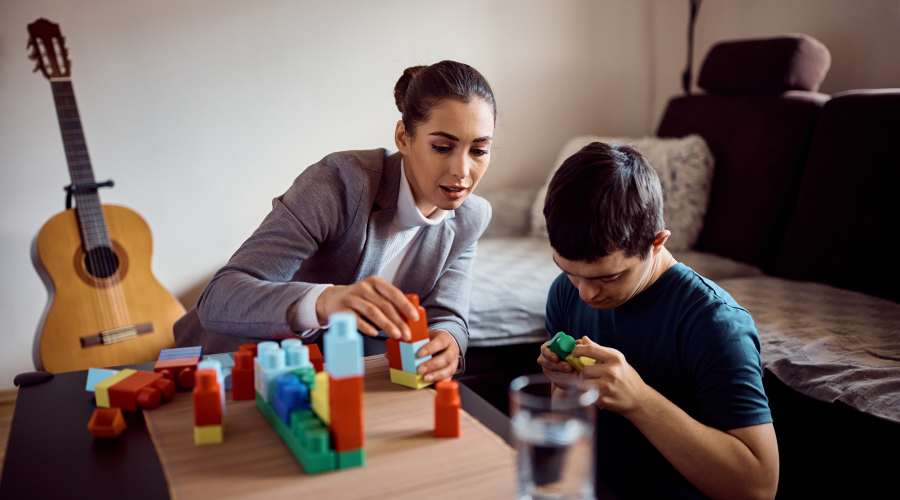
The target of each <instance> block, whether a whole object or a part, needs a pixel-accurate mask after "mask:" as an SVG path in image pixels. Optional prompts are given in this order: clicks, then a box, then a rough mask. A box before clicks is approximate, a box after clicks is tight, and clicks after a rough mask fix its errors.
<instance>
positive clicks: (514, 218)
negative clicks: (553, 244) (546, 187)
mask: <svg viewBox="0 0 900 500" xmlns="http://www.w3.org/2000/svg"><path fill="white" fill-rule="evenodd" d="M537 190H538V188H537V187H526V188H493V189H480V188H479V189H478V195H479V196H481V197H482V198H484V199H485V200H487V201H488V202H489V203H490V204H491V209H492V213H493V215H492V216H491V223H490V224H488V227H487V228H486V229H485V230H484V234H482V235H481V237H482V238H502V237H506V236H525V235H527V234H528V232H529V231H531V206H532V205H533V204H534V197H535V195H536V194H537Z"/></svg>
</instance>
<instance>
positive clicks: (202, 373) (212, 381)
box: [193, 369, 222, 427]
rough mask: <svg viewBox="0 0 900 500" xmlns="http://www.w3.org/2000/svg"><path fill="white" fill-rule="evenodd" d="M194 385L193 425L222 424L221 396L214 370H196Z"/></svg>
mask: <svg viewBox="0 0 900 500" xmlns="http://www.w3.org/2000/svg"><path fill="white" fill-rule="evenodd" d="M195 379H196V382H197V384H196V385H195V386H194V394H193V396H194V426H195V427H203V426H207V425H222V396H221V394H220V393H219V382H218V381H217V379H216V371H215V370H212V369H206V370H198V371H197V373H195Z"/></svg>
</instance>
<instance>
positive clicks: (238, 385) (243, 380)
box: [231, 344, 256, 401]
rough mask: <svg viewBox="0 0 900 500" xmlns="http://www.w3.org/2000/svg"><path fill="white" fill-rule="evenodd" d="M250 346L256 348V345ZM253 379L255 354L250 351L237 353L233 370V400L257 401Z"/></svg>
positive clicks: (244, 350)
mask: <svg viewBox="0 0 900 500" xmlns="http://www.w3.org/2000/svg"><path fill="white" fill-rule="evenodd" d="M244 345H248V344H244ZM250 345H253V346H254V347H255V346H256V344H250ZM241 347H243V346H241ZM253 377H254V373H253V352H252V351H250V350H249V349H241V350H239V351H237V352H235V353H234V367H233V368H232V369H231V398H232V399H234V400H235V401H241V400H244V401H247V400H253V399H256V389H255V388H254V386H253Z"/></svg>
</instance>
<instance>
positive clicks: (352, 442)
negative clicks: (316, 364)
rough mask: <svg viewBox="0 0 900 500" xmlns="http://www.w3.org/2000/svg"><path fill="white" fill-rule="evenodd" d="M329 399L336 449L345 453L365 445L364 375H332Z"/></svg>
mask: <svg viewBox="0 0 900 500" xmlns="http://www.w3.org/2000/svg"><path fill="white" fill-rule="evenodd" d="M326 352H327V351H326ZM328 400H329V403H330V405H331V423H330V424H329V428H330V429H331V433H332V436H333V437H334V451H336V452H338V453H343V452H345V451H351V450H355V449H358V448H362V447H363V446H365V429H364V422H365V420H364V418H363V377H362V375H357V376H355V377H344V378H335V377H330V378H329V380H328Z"/></svg>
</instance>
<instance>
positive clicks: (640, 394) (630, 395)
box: [572, 337, 653, 418]
mask: <svg viewBox="0 0 900 500" xmlns="http://www.w3.org/2000/svg"><path fill="white" fill-rule="evenodd" d="M572 355H573V356H576V357H581V356H587V357H589V358H593V359H595V360H596V361H597V363H596V364H593V365H585V367H584V369H583V370H581V377H582V378H583V379H585V380H593V381H594V382H595V383H596V384H597V388H598V389H599V391H600V396H599V398H598V399H597V406H598V407H599V408H600V409H602V410H609V411H612V412H615V413H618V414H620V415H622V416H624V417H626V418H627V417H628V413H631V412H633V411H634V410H636V409H638V408H640V407H641V405H642V404H643V401H644V400H645V399H646V398H647V397H648V396H649V392H653V390H652V389H650V387H649V386H648V385H647V384H645V383H644V380H643V379H642V378H641V376H640V375H638V373H637V372H636V371H635V370H634V368H632V367H631V365H629V364H628V362H627V361H625V356H624V355H623V354H622V353H621V352H619V351H617V350H615V349H611V348H609V347H603V346H601V345H600V344H597V343H595V342H593V341H592V340H591V339H589V338H587V337H584V338H582V339H581V342H580V343H579V345H578V346H576V347H575V350H573V351H572Z"/></svg>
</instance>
